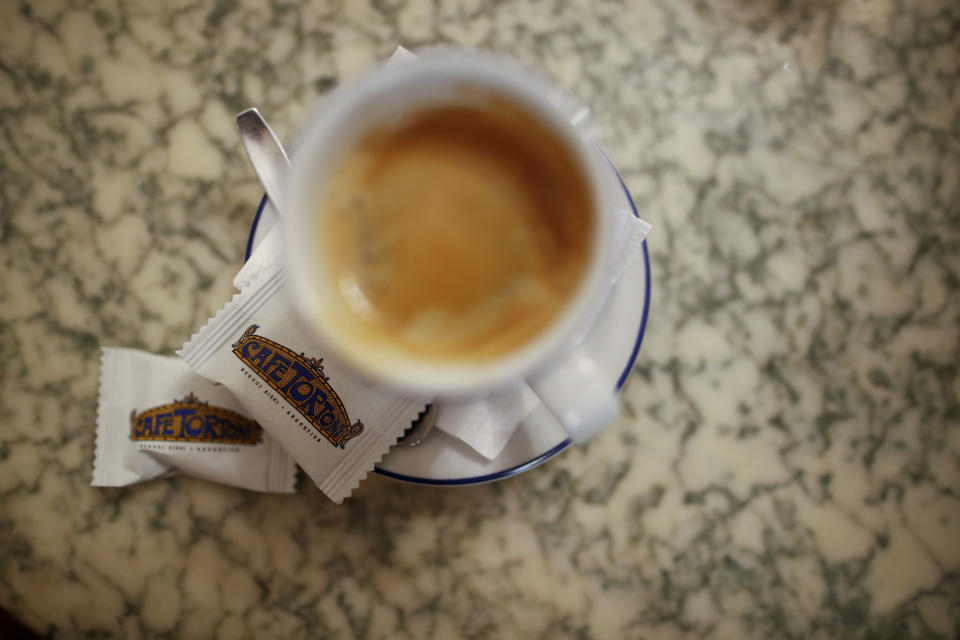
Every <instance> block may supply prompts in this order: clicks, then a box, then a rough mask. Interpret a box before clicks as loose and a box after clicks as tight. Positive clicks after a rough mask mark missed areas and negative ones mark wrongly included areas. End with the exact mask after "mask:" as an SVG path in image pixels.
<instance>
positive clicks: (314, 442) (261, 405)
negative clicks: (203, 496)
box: [178, 265, 426, 503]
mask: <svg viewBox="0 0 960 640" xmlns="http://www.w3.org/2000/svg"><path fill="white" fill-rule="evenodd" d="M178 354H179V355H180V356H181V357H182V358H183V359H184V360H185V361H186V362H187V363H188V364H189V365H190V366H191V367H193V368H194V370H196V371H197V373H199V374H200V375H202V376H204V377H205V378H207V379H209V380H212V381H214V382H218V383H220V384H222V385H224V386H225V387H227V388H228V389H230V391H231V392H232V393H233V394H234V396H236V398H237V399H238V400H239V401H240V402H241V403H242V404H243V405H244V407H246V409H247V410H248V411H249V412H250V413H251V414H252V415H253V416H254V417H255V418H256V420H257V422H259V423H260V424H261V425H262V426H263V428H264V429H265V430H266V431H267V432H268V433H269V434H270V435H271V436H272V437H273V438H274V439H275V440H276V441H277V442H279V443H280V444H281V445H282V446H283V447H284V448H285V449H286V450H287V451H288V452H289V453H290V455H291V456H292V457H293V458H294V460H296V461H297V464H299V465H300V467H301V468H302V469H303V470H304V471H305V472H306V474H307V475H308V476H310V478H311V479H312V480H313V481H314V483H315V484H316V485H317V487H319V488H320V490H321V491H323V492H324V493H325V494H326V495H327V496H328V497H329V498H330V499H331V500H333V501H334V502H336V503H340V502H342V501H343V499H344V498H346V497H347V496H349V495H350V493H351V491H352V490H353V489H354V488H356V487H357V485H358V484H359V483H360V481H361V480H362V479H363V478H364V477H365V476H366V475H367V473H368V472H369V471H371V470H372V469H373V467H374V466H375V465H376V464H377V462H379V461H380V459H381V458H382V457H383V456H384V454H386V452H387V451H388V450H389V448H390V447H391V446H392V445H393V444H394V443H395V442H396V441H397V439H398V438H399V437H400V436H401V435H402V434H403V433H404V431H405V430H406V429H407V428H409V427H410V425H411V423H412V421H413V420H415V419H416V418H417V416H418V415H419V414H420V413H421V412H422V411H423V410H424V408H425V405H426V401H425V399H422V398H416V397H411V396H405V395H401V394H399V393H393V392H390V391H388V390H385V389H382V388H380V387H375V386H373V385H371V384H369V383H367V382H366V381H365V380H363V379H361V378H358V377H357V376H356V375H355V374H353V373H351V372H349V371H347V370H346V369H344V368H343V367H342V366H340V365H338V363H336V362H334V361H332V360H328V359H327V358H326V357H325V354H324V353H323V352H322V350H321V347H320V345H319V344H318V342H317V341H316V339H315V338H313V337H312V336H311V335H310V333H309V331H307V330H305V328H304V327H303V326H302V324H301V323H300V322H298V321H297V320H296V319H295V317H294V311H293V309H292V306H291V304H290V302H289V299H288V293H287V290H286V274H285V271H284V269H283V267H282V266H280V265H273V266H272V267H270V268H266V269H264V270H263V271H261V272H260V273H259V274H258V275H257V276H256V277H255V278H254V279H253V280H252V281H251V282H249V283H248V284H247V285H246V286H245V287H244V288H243V290H242V291H241V292H240V293H239V294H237V295H236V296H234V297H233V300H231V301H230V302H229V303H227V305H226V306H225V307H224V308H223V309H222V310H221V311H220V312H218V313H217V315H216V316H215V317H214V318H212V319H211V320H210V321H209V322H208V323H207V325H206V326H205V327H203V328H202V329H201V330H200V332H199V333H197V334H196V335H194V336H193V338H192V339H191V340H190V341H189V342H187V343H186V344H185V345H184V346H183V349H181V350H180V351H179V352H178Z"/></svg>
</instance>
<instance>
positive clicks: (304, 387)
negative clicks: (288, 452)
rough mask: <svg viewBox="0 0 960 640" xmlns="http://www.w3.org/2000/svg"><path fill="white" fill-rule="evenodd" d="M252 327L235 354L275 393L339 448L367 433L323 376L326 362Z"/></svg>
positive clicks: (254, 326)
mask: <svg viewBox="0 0 960 640" xmlns="http://www.w3.org/2000/svg"><path fill="white" fill-rule="evenodd" d="M258 328H259V325H255V324H254V325H250V326H249V327H247V330H246V331H244V332H243V335H242V336H240V339H239V340H237V342H236V343H234V344H233V345H231V346H232V347H233V353H234V355H236V356H237V357H238V358H240V360H242V361H243V363H244V364H246V365H247V366H248V367H249V368H250V369H251V370H252V371H253V373H255V374H256V375H257V376H258V377H260V378H261V379H262V380H263V381H264V382H266V383H267V384H268V385H270V387H271V388H273V390H274V391H276V392H277V393H279V394H280V395H281V396H283V398H284V399H285V400H286V401H287V402H289V403H290V404H291V405H293V407H294V409H296V410H297V412H298V413H300V414H301V415H302V416H303V417H304V418H305V419H306V420H307V421H308V422H309V423H310V424H311V425H313V427H314V428H316V430H317V431H319V432H320V433H321V434H323V436H324V437H325V438H326V439H327V440H328V441H330V444H332V445H333V446H335V447H340V448H341V449H343V448H344V445H345V444H346V442H347V441H348V440H350V439H351V438H355V437H357V436H358V435H360V434H361V433H363V423H362V422H360V421H359V420H358V421H357V422H355V423H353V424H350V417H349V416H348V415H347V408H346V407H344V406H343V402H342V401H341V400H340V396H338V395H337V392H336V391H334V390H333V387H331V386H330V379H329V378H328V377H327V376H325V375H324V374H323V359H322V358H321V359H319V360H318V359H317V358H307V357H306V356H304V355H303V353H299V354H298V353H295V352H293V351H291V350H290V349H288V348H286V347H285V346H283V345H282V344H278V343H276V342H274V341H273V340H269V339H268V338H264V337H263V336H258V335H256V331H257V329H258Z"/></svg>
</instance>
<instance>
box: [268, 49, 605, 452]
mask: <svg viewBox="0 0 960 640" xmlns="http://www.w3.org/2000/svg"><path fill="white" fill-rule="evenodd" d="M555 93H556V92H555V89H554V88H553V87H552V86H551V85H550V84H549V83H548V82H546V81H545V80H543V79H541V78H540V77H539V76H536V75H534V74H532V73H530V72H528V71H526V70H523V69H521V68H520V67H518V66H517V65H515V64H512V63H509V62H506V61H503V60H498V59H494V58H492V57H488V56H484V55H477V54H465V53H464V54H451V53H446V54H444V55H434V56H427V57H423V58H420V59H419V60H417V61H415V62H411V63H409V64H406V65H399V66H395V67H389V68H384V69H379V70H376V71H374V72H372V73H369V74H368V75H366V76H364V77H362V78H359V79H358V80H356V81H354V82H352V83H349V84H346V85H344V86H342V87H341V88H339V89H337V90H336V91H335V92H334V93H333V94H332V95H331V96H330V97H329V98H328V99H326V100H325V101H324V102H323V103H322V104H321V105H320V107H319V108H318V109H317V111H316V112H315V113H314V114H313V115H312V116H311V117H310V118H309V119H308V121H307V124H306V126H305V128H304V130H303V132H302V135H301V136H300V139H299V144H298V147H297V152H296V154H295V157H294V159H293V164H292V168H291V171H290V174H289V177H288V180H287V183H286V185H285V187H284V196H285V197H284V199H285V203H286V211H285V212H284V220H283V224H284V225H285V230H284V238H285V249H286V259H287V266H288V274H289V279H290V284H291V286H290V291H291V293H292V297H293V300H292V302H293V306H294V308H295V309H296V310H297V314H298V316H299V318H300V320H301V321H302V322H304V323H306V325H307V326H308V327H309V329H310V330H311V331H312V332H313V333H315V334H316V336H317V338H318V339H320V340H321V342H322V343H323V344H324V345H325V347H327V349H328V352H329V353H330V355H331V356H332V357H335V358H337V359H338V360H339V361H341V362H342V363H343V364H345V365H346V366H348V367H350V368H351V369H353V370H355V371H356V372H357V373H359V374H361V375H362V376H365V377H367V378H369V379H371V380H372V381H374V382H377V383H379V384H383V385H385V386H387V387H390V388H393V389H397V390H401V391H406V392H411V393H418V394H425V395H429V396H431V397H435V398H457V399H465V398H473V397H476V398H480V397H483V396H484V395H486V394H489V393H491V392H494V391H497V390H500V389H504V388H507V387H510V386H511V385H517V384H519V383H521V382H526V383H527V384H528V385H529V386H530V387H531V388H532V389H533V390H534V392H535V393H536V394H537V395H538V396H539V397H540V399H541V401H542V402H543V403H544V404H545V406H546V407H547V408H548V409H549V410H550V411H551V412H552V413H553V414H554V415H555V416H556V417H557V419H558V421H559V422H560V423H561V424H562V425H563V427H564V429H565V430H566V431H567V432H568V433H569V434H570V436H571V439H572V440H573V441H575V442H581V441H584V440H586V439H587V438H589V437H590V436H592V435H593V434H595V433H596V432H597V431H599V430H600V429H602V428H603V427H604V426H606V424H607V423H608V422H609V421H610V420H612V418H613V417H614V416H615V415H616V413H617V400H616V394H615V389H614V381H613V380H610V379H608V378H607V376H606V375H605V374H604V373H603V372H602V369H601V367H600V366H598V364H597V363H596V361H595V360H594V359H593V357H592V356H591V355H590V354H589V353H587V352H586V351H585V350H584V349H582V348H581V347H580V346H578V345H577V344H575V343H576V340H577V338H578V336H582V335H583V329H584V325H585V323H588V322H589V320H590V318H591V317H592V316H593V313H592V312H594V311H595V310H596V307H597V306H598V305H599V304H600V303H601V302H602V298H603V296H604V294H605V293H606V288H607V287H606V285H607V284H608V279H609V268H610V260H611V253H612V248H613V238H612V237H611V236H612V233H613V226H612V218H611V215H612V208H611V207H612V205H611V203H610V202H608V200H607V191H606V190H605V189H604V185H605V180H606V178H605V174H604V171H605V167H603V166H602V164H601V162H602V160H601V159H600V158H599V156H598V154H596V153H595V152H594V151H593V150H592V149H590V147H589V143H587V142H585V141H584V140H583V139H582V138H581V136H580V135H579V134H578V132H577V130H576V129H575V128H574V127H573V125H571V124H570V122H569V121H568V120H567V119H566V118H565V117H564V115H563V114H562V113H561V111H560V109H559V108H558V107H557V106H556V105H555V104H554V103H553V102H552V101H551V100H550V99H549V98H548V96H550V95H555Z"/></svg>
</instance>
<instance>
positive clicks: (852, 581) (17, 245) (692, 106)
mask: <svg viewBox="0 0 960 640" xmlns="http://www.w3.org/2000/svg"><path fill="white" fill-rule="evenodd" d="M397 44H404V45H406V46H408V47H410V48H412V49H414V50H416V49H417V48H418V47H423V46H427V45H435V44H455V45H460V46H466V47H482V48H485V49H489V50H493V51H497V52H501V53H506V54H510V55H512V56H514V57H516V58H519V59H520V60H523V61H524V62H526V63H529V64H531V65H535V66H536V67H538V68H540V69H542V70H543V71H544V72H545V73H547V74H549V75H550V76H552V77H553V78H554V79H555V80H556V81H557V82H558V83H560V84H561V85H563V86H565V87H567V88H569V89H570V90H572V91H574V92H575V93H576V94H578V95H579V96H580V97H581V98H583V99H584V100H585V101H587V102H588V103H589V104H591V105H592V107H593V110H594V114H595V116H596V119H597V122H598V126H599V128H600V129H601V131H602V133H603V135H604V139H605V141H606V147H607V149H608V151H609V153H610V156H611V157H612V158H613V160H614V161H615V163H616V164H617V165H618V166H619V168H620V170H621V171H622V172H623V174H624V177H625V179H626V182H627V184H628V185H629V187H630V189H631V190H632V192H633V195H634V197H635V200H636V203H637V206H638V207H640V209H641V210H642V211H643V213H644V216H645V217H646V218H647V219H648V220H649V221H650V222H651V223H652V224H653V225H654V231H653V233H652V234H651V235H650V238H649V240H648V246H649V251H650V255H651V259H652V271H653V307H652V309H653V310H652V312H651V316H650V322H649V331H648V333H647V336H646V339H645V342H644V345H643V349H642V351H641V353H640V357H639V360H638V361H637V364H636V367H635V371H634V373H633V375H632V376H631V378H630V379H629V382H628V383H627V387H626V390H625V392H624V395H623V406H624V411H623V416H622V417H621V418H620V419H619V420H617V422H616V423H615V424H614V425H613V426H611V427H610V428H609V429H608V430H607V431H606V432H604V433H603V434H601V435H600V436H599V437H597V438H596V439H595V440H594V441H592V442H591V443H589V444H588V445H587V446H584V447H580V448H576V449H573V450H568V451H566V452H565V453H563V454H562V455H561V456H559V457H557V458H556V459H554V460H551V461H550V462H549V463H547V464H545V465H543V466H541V467H539V468H537V469H535V470H533V471H531V472H529V473H526V474H524V475H522V476H520V477H515V478H512V479H509V480H506V481H504V482H500V483H496V484H491V485H485V486H477V487H470V488H458V489H444V488H426V487H418V486H409V485H404V484H400V483H397V482H394V481H391V480H389V479H387V478H382V477H370V478H368V479H367V480H366V481H364V483H362V485H361V487H360V489H359V491H358V492H357V493H355V495H354V497H353V498H352V499H350V500H349V501H348V502H347V503H345V504H344V505H343V506H339V507H338V506H336V505H333V504H331V503H330V502H329V501H328V500H327V499H326V498H324V497H323V496H322V495H321V494H320V493H319V492H318V491H317V490H315V489H314V488H313V487H312V486H310V484H309V482H305V481H301V485H300V488H299V492H298V494H297V495H292V496H279V497H278V496H265V495H259V494H254V493H248V492H244V491H241V490H237V489H231V488H226V487H222V486H217V485H212V484H207V483H204V482H202V481H199V480H195V479H190V478H174V479H165V480H158V481H154V482H151V483H148V484H142V485H138V486H133V487H129V488H124V489H108V490H104V489H95V488H91V487H90V486H89V483H90V474H91V468H92V460H91V458H92V452H93V430H94V419H95V414H96V390H97V374H98V352H99V347H100V345H123V346H131V347H138V348H143V349H147V350H151V351H155V352H161V353H170V352H172V351H173V350H174V349H175V348H177V347H179V346H180V344H181V343H182V342H183V341H184V339H185V338H186V337H187V336H188V335H189V334H190V333H191V332H192V331H193V330H194V329H195V328H196V327H198V326H199V325H200V324H201V323H202V322H203V321H205V320H206V318H207V317H208V315H209V314H211V313H212V312H213V311H215V310H216V309H217V308H219V307H220V306H221V305H222V304H223V302H224V301H225V300H227V299H228V298H229V296H230V295H231V293H232V289H231V285H230V280H231V277H232V276H233V273H234V272H235V271H236V269H237V267H238V265H239V264H240V261H241V258H242V254H243V249H244V244H245V240H246V236H247V231H248V229H249V225H250V223H251V220H252V217H253V214H254V210H255V208H256V205H257V202H258V200H259V196H260V189H259V188H258V185H257V182H256V180H255V179H254V178H253V175H252V173H251V171H250V170H249V168H248V166H247V163H246V160H245V158H244V156H243V154H242V152H241V150H240V147H239V144H238V142H237V140H236V137H235V135H234V125H233V115H234V114H235V113H236V112H237V111H239V110H241V109H243V108H245V107H249V106H254V105H255V106H258V107H260V109H261V110H262V111H263V113H265V114H266V115H267V116H268V117H269V118H270V119H271V121H272V122H273V124H274V125H275V126H276V128H277V129H278V130H279V131H280V133H281V134H284V135H289V134H290V133H291V132H292V131H293V130H294V129H295V128H296V126H297V123H298V122H299V120H300V118H301V117H302V115H303V113H304V112H305V110H306V109H307V108H309V106H310V105H311V103H312V102H313V101H314V100H315V99H316V98H317V97H318V96H320V95H322V94H324V93H325V92H327V91H329V90H330V88H331V87H332V86H334V85H336V84H337V82H338V81H339V80H340V79H341V78H343V77H345V76H349V75H351V74H355V73H357V72H358V71H359V70H360V69H362V68H364V67H365V66H366V65H368V64H371V63H372V62H374V61H377V60H380V59H383V58H384V57H386V56H387V55H389V54H390V53H391V52H392V51H393V49H394V48H395V47H396V45H397ZM958 51H960V5H958V4H957V3H956V2H953V1H951V0H917V1H916V2H905V1H903V0H872V1H867V0H822V1H818V2H806V1H799V0H797V1H792V2H791V1H789V0H788V1H786V2H779V1H774V0H756V1H753V2H742V1H739V0H718V1H717V2H712V3H695V2H689V1H687V0H681V1H678V2H666V1H659V0H638V1H636V2H629V3H627V2H612V1H604V2H589V1H587V0H568V1H566V2H560V1H558V2H536V1H512V0H510V1H507V2H498V3H485V2H481V1H479V0H476V1H473V2H463V3H446V2H444V3H439V2H437V3H433V2H427V1H426V0H409V1H404V0H383V1H371V2H369V3H368V2H318V3H313V4H311V5H309V6H308V5H303V6H300V5H299V4H295V3H271V4H267V3H260V2H246V3H223V2H212V1H210V2H193V1H189V2H183V1H181V2H139V3H114V2H109V1H108V0H91V1H90V2H83V3H81V2H64V1H50V2H32V3H27V2H24V3H18V2H6V3H3V4H2V5H0V132H2V134H0V354H2V356H3V357H2V360H0V382H2V384H0V606H2V607H3V608H5V609H7V610H8V611H9V612H11V613H12V614H13V615H14V616H16V617H17V618H19V619H20V620H22V621H23V622H24V623H25V624H26V625H27V626H29V627H30V628H32V629H34V630H36V631H37V632H39V633H41V634H44V635H50V636H53V637H65V638H66V637H78V636H81V635H84V634H89V635H97V636H104V637H124V638H136V637H157V636H163V637H185V638H189V637H197V638H213V637H215V638H238V637H274V636H275V637H283V638H299V637H326V636H345V637H350V636H353V637H365V638H452V637H459V636H464V637H471V638H488V637H489V638H500V637H529V638H535V637H549V638H553V639H556V638H646V639H651V638H682V637H696V638H956V637H958V636H960V543H958V539H960V400H958V395H960V373H958V369H960V345H958V336H960V296H958V293H957V292H958V288H960V133H958V132H960V76H958V74H960V56H958Z"/></svg>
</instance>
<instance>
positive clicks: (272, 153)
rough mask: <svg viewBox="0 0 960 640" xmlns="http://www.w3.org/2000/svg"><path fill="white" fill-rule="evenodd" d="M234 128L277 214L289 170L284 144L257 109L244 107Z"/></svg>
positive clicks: (281, 203) (282, 203)
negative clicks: (244, 109)
mask: <svg viewBox="0 0 960 640" xmlns="http://www.w3.org/2000/svg"><path fill="white" fill-rule="evenodd" d="M237 130H238V131H239V132H240V141H241V142H242V143H243V148H244V150H245V151H246V152H247V157H249V158H250V164H252V165H253V170H254V172H255V173H256V174H257V177H258V178H260V184H262V185H263V188H264V190H265V191H266V192H267V197H268V198H270V201H271V202H273V206H274V208H275V209H276V210H277V213H279V214H281V215H283V212H284V210H285V209H284V202H283V183H284V181H285V180H286V176H287V172H288V171H289V170H290V159H289V158H287V152H286V151H284V150H283V145H282V144H280V140H279V139H277V136H276V134H275V133H274V132H273V129H271V128H270V125H268V124H267V121H266V120H264V119H263V116H261V115H260V112H259V111H258V110H257V109H256V108H253V109H247V110H246V111H241V112H240V113H238V114H237Z"/></svg>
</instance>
